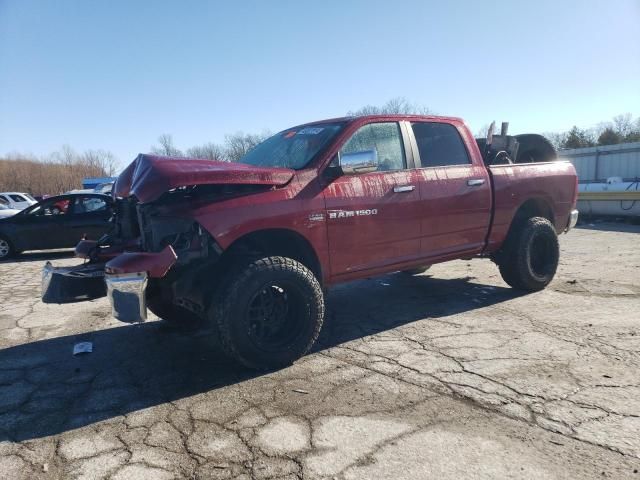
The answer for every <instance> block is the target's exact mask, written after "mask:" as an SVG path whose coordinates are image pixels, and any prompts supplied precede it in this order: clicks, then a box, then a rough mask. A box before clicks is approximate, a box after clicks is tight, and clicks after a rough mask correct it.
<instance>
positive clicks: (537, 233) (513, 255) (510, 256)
mask: <svg viewBox="0 0 640 480" xmlns="http://www.w3.org/2000/svg"><path fill="white" fill-rule="evenodd" d="M559 260H560V247H559V244H558V235H557V234H556V231H555V229H554V228H553V225H552V224H551V222H550V221H549V220H547V219H546V218H542V217H533V218H530V219H528V220H527V221H526V222H524V223H523V224H522V225H521V226H520V227H518V228H517V229H516V230H515V231H514V232H511V233H510V234H509V237H508V238H507V240H506V242H505V247H504V251H503V252H502V254H501V256H500V259H499V260H498V267H499V268H500V275H502V279H503V280H504V281H505V282H507V284H509V285H510V286H511V287H513V288H515V289H517V290H525V291H529V292H535V291H538V290H542V289H543V288H545V287H546V286H547V285H548V284H549V283H550V282H551V280H553V277H554V275H555V273H556V270H557V268H558V262H559Z"/></svg>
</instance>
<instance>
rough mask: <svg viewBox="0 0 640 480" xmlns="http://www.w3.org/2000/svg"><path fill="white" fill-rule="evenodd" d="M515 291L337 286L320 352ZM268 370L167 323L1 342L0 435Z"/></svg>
mask: <svg viewBox="0 0 640 480" xmlns="http://www.w3.org/2000/svg"><path fill="white" fill-rule="evenodd" d="M518 295H519V294H518V293H517V292H515V291H514V290H511V289H508V288H504V287H497V286H491V285H485V284H481V283H474V282H473V278H463V279H455V280H444V279H436V278H430V277H428V276H424V275H422V276H419V277H407V276H405V275H402V274H395V275H387V276H384V277H381V278H377V279H372V280H362V281H357V282H352V283H350V284H346V285H342V286H339V287H336V288H335V289H333V290H331V291H330V293H329V295H328V299H327V306H328V312H327V319H326V321H325V327H324V329H323V333H322V334H321V337H320V339H319V341H318V343H317V345H316V347H315V348H314V350H315V351H320V350H324V349H328V348H331V347H333V346H336V345H340V344H342V343H345V342H348V341H350V340H353V339H357V338H361V337H364V336H367V335H371V334H374V333H377V332H381V331H385V330H389V329H392V328H395V327H398V326H401V325H405V324H408V323H411V322H414V321H417V320H421V319H426V321H428V319H429V318H441V317H447V316H450V315H454V314H457V313H463V312H468V311H472V310H474V309H477V308H480V307H484V306H489V305H493V304H496V303H500V302H504V301H506V300H509V299H512V298H515V297H516V296H518ZM79 341H91V342H93V353H90V354H84V355H82V356H78V357H73V356H72V349H73V346H74V344H75V343H77V342H79ZM264 374H265V373H260V372H253V371H247V370H246V369H242V368H239V367H237V366H236V365H235V364H233V363H231V362H230V361H228V360H226V359H225V358H223V357H222V355H220V354H219V353H218V352H217V351H216V350H215V349H213V348H212V343H211V338H209V336H208V335H206V333H199V334H189V333H181V332H174V331H168V330H167V329H166V328H164V327H163V323H162V322H150V323H147V324H141V325H132V326H122V327H117V328H109V329H104V330H99V331H93V332H88V333H83V334H79V335H69V336H64V337H58V338H51V339H46V340H40V341H35V342H31V343H27V344H23V345H17V346H14V347H9V348H6V349H3V350H0V441H3V440H10V441H22V440H28V439H34V438H42V437H46V436H49V435H56V434H59V433H63V432H65V431H68V430H72V429H75V428H79V427H83V426H86V425H90V424H94V423H96V422H99V421H102V420H106V419H110V418H114V417H117V416H120V415H125V414H128V413H131V412H135V411H138V410H141V409H144V408H148V407H153V406H156V405H160V404H163V403H166V402H171V401H175V400H179V399H181V398H186V397H190V396H192V395H196V394H199V393H203V392H207V391H211V390H215V389H217V388H221V387H224V386H226V385H232V384H236V383H240V382H244V381H246V380H248V379H251V378H254V377H256V376H260V375H264ZM212 408H216V406H215V405H212Z"/></svg>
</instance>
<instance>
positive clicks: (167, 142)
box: [151, 133, 184, 157]
mask: <svg viewBox="0 0 640 480" xmlns="http://www.w3.org/2000/svg"><path fill="white" fill-rule="evenodd" d="M158 143H159V144H160V145H159V146H155V145H154V146H152V147H151V153H153V154H155V155H164V156H167V157H182V156H184V155H183V154H182V152H181V151H180V150H179V149H178V148H176V146H175V145H174V144H173V137H172V136H171V134H169V133H163V134H162V135H160V136H159V137H158Z"/></svg>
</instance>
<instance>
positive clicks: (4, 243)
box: [0, 235, 17, 262]
mask: <svg viewBox="0 0 640 480" xmlns="http://www.w3.org/2000/svg"><path fill="white" fill-rule="evenodd" d="M14 255H17V252H16V250H15V248H14V247H13V244H12V243H11V240H9V239H8V238H7V237H5V236H2V235H0V262H1V261H2V260H6V259H8V258H11V257H13V256H14Z"/></svg>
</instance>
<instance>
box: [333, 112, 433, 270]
mask: <svg viewBox="0 0 640 480" xmlns="http://www.w3.org/2000/svg"><path fill="white" fill-rule="evenodd" d="M402 132H403V129H402V128H401V126H400V124H399V123H398V122H379V123H370V124H366V125H364V126H362V127H360V128H359V129H358V130H356V131H355V132H354V134H353V135H352V136H351V137H350V138H349V139H348V140H347V141H346V142H345V143H344V145H343V146H342V148H341V150H340V153H339V155H343V154H347V153H348V154H352V153H357V152H367V151H372V150H374V151H375V152H376V154H377V158H378V162H379V163H378V169H377V170H376V171H374V172H369V173H360V174H351V175H343V176H341V177H339V178H337V179H335V180H334V181H332V182H331V183H330V184H329V185H328V186H327V187H326V188H325V191H324V196H325V204H326V208H327V212H326V217H327V228H328V237H329V255H330V262H331V272H332V275H334V276H340V275H346V274H349V273H351V272H356V271H361V270H367V269H372V268H378V267H384V266H386V265H390V264H394V263H400V262H403V261H407V260H411V259H415V258H416V257H418V256H419V255H420V220H419V215H420V192H419V188H418V183H417V182H418V179H417V178H416V174H415V170H414V169H413V168H408V167H413V164H412V159H410V161H411V164H408V161H407V152H406V151H405V143H406V138H407V137H406V135H404V134H403V133H402Z"/></svg>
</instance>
